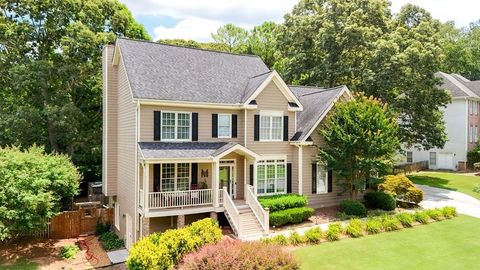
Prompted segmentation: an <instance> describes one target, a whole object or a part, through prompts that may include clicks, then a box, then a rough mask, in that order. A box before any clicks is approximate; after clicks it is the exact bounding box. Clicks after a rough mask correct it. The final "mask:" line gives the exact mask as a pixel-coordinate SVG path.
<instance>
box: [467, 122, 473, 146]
mask: <svg viewBox="0 0 480 270" xmlns="http://www.w3.org/2000/svg"><path fill="white" fill-rule="evenodd" d="M468 141H469V142H470V143H473V125H470V126H469V127H468Z"/></svg>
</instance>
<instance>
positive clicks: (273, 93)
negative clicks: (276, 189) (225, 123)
mask: <svg viewBox="0 0 480 270" xmlns="http://www.w3.org/2000/svg"><path fill="white" fill-rule="evenodd" d="M255 100H256V102H257V105H258V106H257V109H255V110H248V112H247V148H249V149H251V150H252V151H254V152H255V153H257V154H259V155H261V156H268V155H286V157H287V163H292V192H298V165H297V155H298V154H297V151H296V147H295V146H292V145H290V142H288V141H280V142H262V141H254V115H255V114H260V111H283V115H287V116H288V139H290V138H291V137H293V135H294V134H295V113H294V112H289V111H288V100H287V98H286V97H285V96H284V95H283V93H282V92H281V91H280V89H279V88H278V86H277V85H276V83H275V82H273V81H272V82H270V83H269V84H268V85H267V87H266V88H265V89H264V90H263V91H262V92H261V93H260V94H259V95H258V96H257V98H256V99H255ZM250 164H251V162H248V165H247V166H249V165H250ZM249 175H250V170H249V168H248V167H247V183H248V182H249V179H250V178H249V177H250V176H249Z"/></svg>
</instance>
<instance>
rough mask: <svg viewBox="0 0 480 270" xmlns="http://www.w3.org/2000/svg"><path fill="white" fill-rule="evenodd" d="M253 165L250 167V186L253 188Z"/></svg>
mask: <svg viewBox="0 0 480 270" xmlns="http://www.w3.org/2000/svg"><path fill="white" fill-rule="evenodd" d="M253 176H254V175H253V165H252V164H251V165H250V185H251V186H253Z"/></svg>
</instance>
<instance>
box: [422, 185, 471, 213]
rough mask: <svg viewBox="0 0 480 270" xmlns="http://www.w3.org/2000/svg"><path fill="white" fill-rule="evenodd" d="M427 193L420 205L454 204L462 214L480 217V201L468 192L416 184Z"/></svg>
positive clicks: (439, 205)
mask: <svg viewBox="0 0 480 270" xmlns="http://www.w3.org/2000/svg"><path fill="white" fill-rule="evenodd" d="M416 186H417V187H419V188H420V189H421V190H423V192H424V193H425V196H424V198H423V201H422V202H421V203H420V206H421V207H423V208H439V207H444V206H453V207H456V208H457V212H458V213H460V214H465V215H469V216H472V217H476V218H480V201H479V200H477V199H475V198H473V197H472V196H469V195H467V194H464V193H461V192H457V191H452V190H448V189H443V188H435V187H430V186H424V185H416Z"/></svg>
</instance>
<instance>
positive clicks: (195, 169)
mask: <svg viewBox="0 0 480 270" xmlns="http://www.w3.org/2000/svg"><path fill="white" fill-rule="evenodd" d="M191 170H192V185H196V184H198V163H192V167H191Z"/></svg>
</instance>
